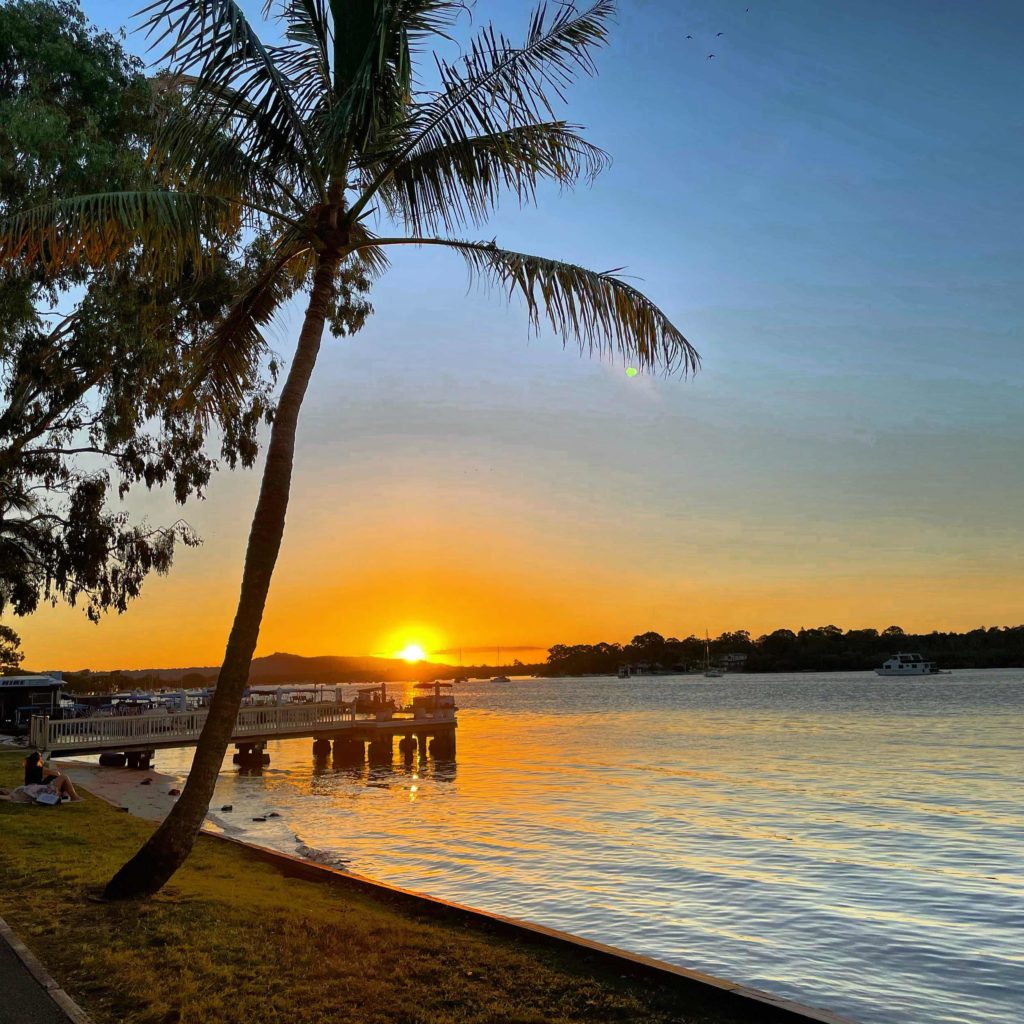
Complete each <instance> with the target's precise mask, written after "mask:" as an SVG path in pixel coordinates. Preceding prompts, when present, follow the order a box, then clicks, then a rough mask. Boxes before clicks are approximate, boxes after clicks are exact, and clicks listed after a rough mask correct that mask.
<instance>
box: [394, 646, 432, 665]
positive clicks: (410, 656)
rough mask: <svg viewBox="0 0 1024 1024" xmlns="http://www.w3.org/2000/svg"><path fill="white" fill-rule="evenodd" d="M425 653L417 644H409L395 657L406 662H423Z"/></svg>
mask: <svg viewBox="0 0 1024 1024" xmlns="http://www.w3.org/2000/svg"><path fill="white" fill-rule="evenodd" d="M426 656H427V652H426V651H425V650H423V648H422V647H420V645H419V644H409V645H408V646H407V647H405V648H403V649H402V650H400V651H399V652H398V654H397V655H396V657H399V658H404V659H405V660H406V661H410V662H412V661H423V660H424V659H425V658H426Z"/></svg>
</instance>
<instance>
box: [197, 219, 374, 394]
mask: <svg viewBox="0 0 1024 1024" xmlns="http://www.w3.org/2000/svg"><path fill="white" fill-rule="evenodd" d="M352 238H353V241H354V242H355V243H356V245H358V246H359V248H358V250H357V252H356V253H355V256H354V258H356V259H359V260H360V261H361V262H362V263H363V264H364V266H365V268H366V271H367V274H368V275H369V276H370V277H374V278H376V277H379V276H380V275H381V274H383V273H384V271H385V270H386V269H387V267H388V259H387V256H386V255H385V254H384V252H383V250H382V249H381V248H380V247H379V246H377V245H375V244H374V240H373V238H372V236H371V235H370V234H369V232H367V231H366V229H365V228H364V227H363V226H362V225H356V226H355V227H353V229H352ZM316 260H317V254H316V250H315V249H314V248H313V247H312V246H311V245H310V244H309V241H308V240H307V239H305V238H304V236H303V233H302V231H301V230H298V229H295V230H291V231H288V232H286V233H285V234H284V235H282V237H281V238H280V239H279V240H278V242H277V245H276V251H275V252H274V253H273V254H272V255H271V256H270V257H269V258H268V260H267V262H266V263H265V265H264V266H263V267H262V268H261V269H260V270H259V271H258V273H257V274H256V275H255V277H254V278H253V279H252V280H251V281H250V282H249V283H248V284H247V285H246V287H245V288H244V289H243V290H242V291H241V292H240V293H239V294H238V296H237V297H236V298H235V300H234V302H233V303H232V304H231V307H230V308H229V309H228V311H227V312H226V313H225V314H224V315H223V316H222V317H221V318H220V320H219V321H218V323H217V326H216V327H215V329H214V331H213V332H212V333H211V335H210V337H209V338H208V339H207V341H206V343H205V345H204V346H203V348H202V351H201V352H200V353H199V355H198V358H197V361H196V370H195V374H194V379H193V385H192V389H193V391H194V392H196V393H197V394H198V395H205V396H206V398H207V401H206V402H204V403H203V404H204V405H205V406H206V408H207V410H208V411H213V412H216V411H217V410H219V409H222V408H230V406H231V403H233V402H237V401H238V400H239V399H240V398H241V397H242V394H243V392H244V391H245V388H246V387H247V385H249V384H251V383H252V382H253V381H254V380H255V379H256V377H257V375H258V372H259V363H260V360H261V358H262V357H263V356H264V355H265V354H266V352H267V343H266V338H265V334H264V331H265V328H266V327H267V326H268V325H269V324H270V322H271V321H272V320H273V318H274V315H275V314H276V313H277V311H278V309H280V307H281V305H282V303H283V302H285V301H286V300H287V299H288V298H290V297H291V296H292V295H293V294H294V293H295V292H296V291H298V290H299V289H300V288H301V287H302V285H303V284H304V283H305V282H306V281H308V280H309V279H310V278H311V276H312V274H313V271H314V270H315V268H316Z"/></svg>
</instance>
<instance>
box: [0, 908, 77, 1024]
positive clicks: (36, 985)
mask: <svg viewBox="0 0 1024 1024" xmlns="http://www.w3.org/2000/svg"><path fill="white" fill-rule="evenodd" d="M12 939H13V941H14V942H17V941H18V940H17V938H16V937H15V936H14V934H13V933H12V932H11V931H10V929H9V928H8V927H7V926H6V925H4V924H3V921H2V919H0V993H2V995H0V1024H69V1021H72V1020H76V1019H77V1020H88V1018H86V1017H85V1015H84V1014H82V1013H81V1010H79V1009H78V1007H76V1006H74V1004H72V1006H71V1008H70V1011H71V1012H70V1013H65V1012H64V1011H63V1010H62V1009H61V1008H60V1007H59V1006H58V1005H57V1003H56V1002H55V1000H54V998H51V996H50V994H49V992H47V991H46V989H45V988H43V986H42V984H40V982H38V981H37V980H36V978H35V977H34V976H33V974H32V972H31V971H30V970H29V968H28V967H27V966H26V964H25V963H24V961H22V959H21V957H19V956H18V954H17V953H15V952H14V950H13V949H12V948H11V946H10V944H9V943H10V941H11V940H12ZM50 984H51V985H54V986H55V985H56V982H54V981H53V980H52V979H50ZM58 992H59V995H60V996H63V998H64V999H65V1000H66V999H67V996H66V995H64V993H63V992H62V991H60V990H58ZM76 1011H77V1012H76Z"/></svg>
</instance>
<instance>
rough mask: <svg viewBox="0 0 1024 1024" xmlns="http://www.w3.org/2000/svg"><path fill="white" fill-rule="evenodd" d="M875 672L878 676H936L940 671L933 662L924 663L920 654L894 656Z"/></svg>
mask: <svg viewBox="0 0 1024 1024" xmlns="http://www.w3.org/2000/svg"><path fill="white" fill-rule="evenodd" d="M875 672H876V673H877V674H878V675H880V676H937V675H941V674H942V670H941V669H940V668H939V667H938V665H936V664H935V662H934V661H925V660H924V658H922V657H921V655H920V654H894V655H893V656H892V657H891V658H887V659H886V661H885V663H884V664H883V665H882V667H881V668H876V669H875Z"/></svg>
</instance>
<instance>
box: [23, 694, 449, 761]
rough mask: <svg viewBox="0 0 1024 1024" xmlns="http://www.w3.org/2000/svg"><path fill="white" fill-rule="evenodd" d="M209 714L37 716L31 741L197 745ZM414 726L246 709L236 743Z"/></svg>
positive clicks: (341, 707) (345, 715) (321, 708)
mask: <svg viewBox="0 0 1024 1024" xmlns="http://www.w3.org/2000/svg"><path fill="white" fill-rule="evenodd" d="M206 715H207V711H206V709H203V710H200V711H165V712H160V713H158V714H147V715H95V716H93V717H91V718H72V719H67V720H59V721H52V720H50V719H49V718H47V717H45V716H43V715H34V716H33V718H32V727H31V732H30V736H29V738H30V741H31V743H32V745H33V746H34V747H36V748H37V749H39V750H45V751H47V752H50V753H57V752H59V751H60V750H72V749H75V750H81V749H83V748H93V749H95V750H102V749H108V750H118V749H123V748H124V747H132V748H144V747H145V746H146V744H149V743H154V744H158V745H160V746H179V745H180V746H191V745H192V744H194V743H196V742H197V741H198V739H199V734H200V733H201V732H202V730H203V725H204V723H205V722H206ZM431 720H433V721H450V722H454V721H455V715H454V712H448V711H447V709H446V710H445V712H444V713H435V714H434V715H433V716H431ZM413 721H414V720H413V719H410V718H400V717H394V716H390V715H389V716H387V717H385V716H379V715H378V716H370V717H368V718H356V714H355V706H354V702H353V703H348V704H346V703H336V702H331V703H321V704H286V705H278V706H268V707H243V708H241V709H240V710H239V712H238V718H237V719H236V720H235V728H234V730H233V732H232V734H231V738H232V740H244V739H247V738H255V737H267V738H271V737H278V736H280V737H285V736H309V735H313V734H315V733H317V732H320V731H324V732H332V733H333V732H344V731H345V730H346V729H351V728H354V727H356V726H358V727H367V726H369V727H375V726H378V725H379V726H384V727H385V730H387V731H390V729H391V728H393V725H394V724H397V723H405V722H408V723H409V724H410V725H412V724H413Z"/></svg>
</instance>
